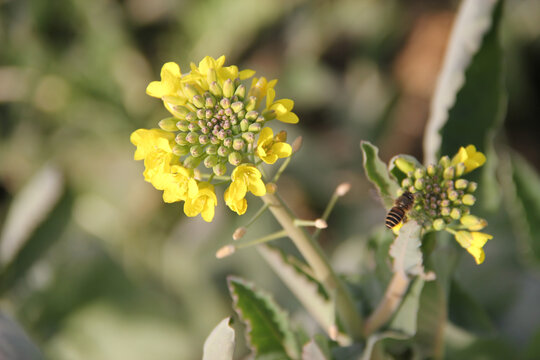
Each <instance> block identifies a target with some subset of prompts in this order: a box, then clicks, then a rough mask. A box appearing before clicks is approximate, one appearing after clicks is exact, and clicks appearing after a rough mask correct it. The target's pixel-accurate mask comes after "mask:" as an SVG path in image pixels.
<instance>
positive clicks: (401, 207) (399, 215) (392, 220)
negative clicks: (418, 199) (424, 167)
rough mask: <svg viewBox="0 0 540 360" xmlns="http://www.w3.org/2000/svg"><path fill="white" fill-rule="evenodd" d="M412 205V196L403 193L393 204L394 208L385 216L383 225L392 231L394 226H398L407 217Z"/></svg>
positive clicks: (407, 192)
mask: <svg viewBox="0 0 540 360" xmlns="http://www.w3.org/2000/svg"><path fill="white" fill-rule="evenodd" d="M413 204H414V195H413V194H412V193H411V192H409V191H405V192H404V193H403V194H402V195H401V196H400V197H398V198H397V199H396V201H395V202H394V206H393V207H392V208H391V209H390V211H388V214H386V220H385V223H384V224H385V225H386V227H387V228H389V229H392V228H394V227H395V226H397V225H399V223H401V222H402V221H403V219H404V218H405V216H406V215H407V212H408V211H409V210H411V208H412V206H413Z"/></svg>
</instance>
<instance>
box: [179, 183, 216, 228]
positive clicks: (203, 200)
mask: <svg viewBox="0 0 540 360" xmlns="http://www.w3.org/2000/svg"><path fill="white" fill-rule="evenodd" d="M189 195H190V196H188V198H187V199H186V202H185V203H184V213H185V214H186V215H187V216H189V217H193V216H197V215H199V214H201V216H202V218H203V219H204V221H206V222H211V221H212V219H213V218H214V211H215V207H216V205H217V197H216V193H215V192H214V185H212V184H210V183H209V182H200V183H198V191H197V193H195V194H193V196H191V195H192V194H189Z"/></svg>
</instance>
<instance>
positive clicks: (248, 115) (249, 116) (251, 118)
mask: <svg viewBox="0 0 540 360" xmlns="http://www.w3.org/2000/svg"><path fill="white" fill-rule="evenodd" d="M258 116H259V113H258V112H256V111H248V112H247V113H246V116H245V118H246V119H248V120H249V121H250V122H254V121H255V120H257V117H258Z"/></svg>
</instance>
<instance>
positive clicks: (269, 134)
mask: <svg viewBox="0 0 540 360" xmlns="http://www.w3.org/2000/svg"><path fill="white" fill-rule="evenodd" d="M273 138H274V132H273V131H272V129H271V128H269V127H265V128H263V129H262V130H261V133H260V134H259V140H258V141H257V146H259V144H261V145H262V144H263V143H265V142H268V141H272V139H273Z"/></svg>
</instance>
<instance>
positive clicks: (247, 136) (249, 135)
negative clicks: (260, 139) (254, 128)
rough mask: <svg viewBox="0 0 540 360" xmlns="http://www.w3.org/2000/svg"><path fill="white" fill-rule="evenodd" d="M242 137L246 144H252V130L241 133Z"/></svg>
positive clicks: (253, 138) (253, 137)
mask: <svg viewBox="0 0 540 360" xmlns="http://www.w3.org/2000/svg"><path fill="white" fill-rule="evenodd" d="M242 139H244V140H246V142H247V143H248V144H252V143H253V142H254V141H255V134H254V133H252V132H245V133H243V134H242Z"/></svg>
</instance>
